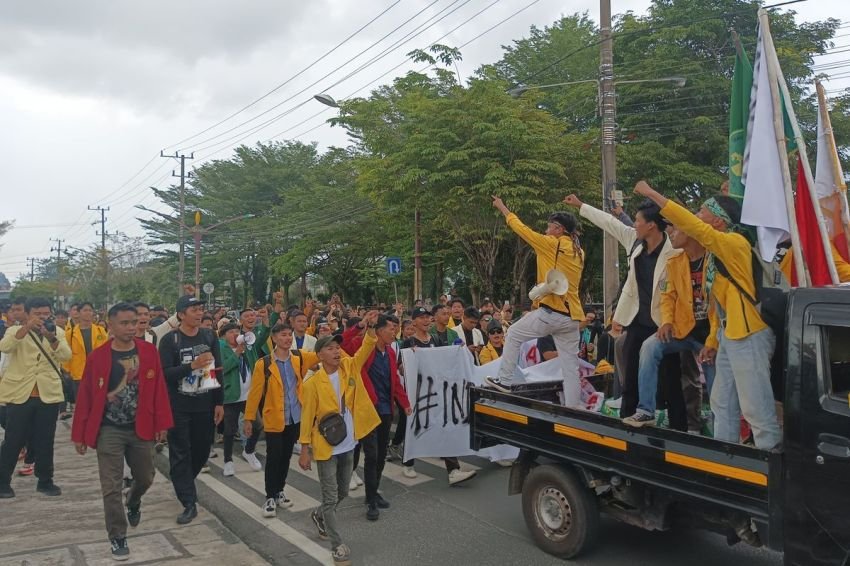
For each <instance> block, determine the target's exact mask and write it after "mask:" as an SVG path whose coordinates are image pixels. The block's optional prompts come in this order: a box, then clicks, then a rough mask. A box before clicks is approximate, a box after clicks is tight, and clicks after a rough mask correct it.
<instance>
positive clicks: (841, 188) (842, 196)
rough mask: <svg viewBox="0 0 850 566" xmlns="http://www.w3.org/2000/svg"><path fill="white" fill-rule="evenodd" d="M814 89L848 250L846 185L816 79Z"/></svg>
mask: <svg viewBox="0 0 850 566" xmlns="http://www.w3.org/2000/svg"><path fill="white" fill-rule="evenodd" d="M815 89H816V90H817V93H818V112H820V113H821V123H822V124H823V131H824V134H826V143H827V146H828V147H829V157H830V160H831V161H832V163H833V167H832V171H833V174H834V178H833V181H832V182H833V183H835V186H836V188H837V189H838V198H839V200H840V201H841V221H842V222H843V223H844V227H842V229H841V232H842V233H843V234H844V239H845V241H846V242H847V249H848V250H850V213H848V205H847V185H846V184H845V183H844V179H843V178H841V164H840V163H839V161H838V149H837V148H836V147H835V136H833V133H832V119H831V118H830V117H829V110H828V109H827V107H826V93H825V92H824V90H823V85H822V84H821V82H820V81H819V80H817V79H815ZM818 141H820V140H818Z"/></svg>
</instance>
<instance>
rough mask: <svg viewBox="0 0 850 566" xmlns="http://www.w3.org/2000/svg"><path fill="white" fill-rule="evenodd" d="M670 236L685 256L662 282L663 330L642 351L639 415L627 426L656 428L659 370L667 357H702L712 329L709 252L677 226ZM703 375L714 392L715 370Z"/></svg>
mask: <svg viewBox="0 0 850 566" xmlns="http://www.w3.org/2000/svg"><path fill="white" fill-rule="evenodd" d="M668 235H669V237H670V242H671V243H672V245H673V247H674V248H675V249H678V250H683V251H684V253H682V254H679V255H675V256H673V257H671V258H670V259H669V260H667V267H666V275H665V276H664V279H662V281H661V327H660V328H659V329H658V332H656V333H655V334H653V335H652V336H650V337H649V338H647V339H646V340H645V341H644V343H643V346H642V347H641V349H640V365H639V369H638V392H639V395H640V398H639V400H638V407H637V412H635V414H634V415H632V416H630V417H626V418H624V419H623V423H625V424H627V425H629V426H634V427H642V426H644V425H653V424H655V400H656V396H657V393H658V368H659V367H660V365H661V360H662V359H663V358H664V356H665V355H666V354H671V353H674V352H687V353H688V355H691V352H694V353H699V352H700V351H702V349H703V348H704V347H705V341H706V338H708V334H709V329H710V324H709V321H708V301H707V300H706V298H705V293H704V291H703V284H702V283H703V272H704V266H705V256H706V253H705V248H704V247H702V245H700V243H699V242H697V241H696V240H694V239H693V238H691V237H690V236H688V235H687V234H685V233H684V232H682V231H681V230H679V229H677V228H676V227H675V226H674V227H673V228H672V229H671V230H670V232H669V233H668ZM703 372H704V373H705V377H706V383H707V385H708V390H709V392H711V385H712V381H713V380H714V368H713V367H712V366H711V365H710V364H707V363H705V364H703Z"/></svg>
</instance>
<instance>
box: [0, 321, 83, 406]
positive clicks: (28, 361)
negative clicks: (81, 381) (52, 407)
mask: <svg viewBox="0 0 850 566" xmlns="http://www.w3.org/2000/svg"><path fill="white" fill-rule="evenodd" d="M19 329H20V327H19V326H11V327H9V329H8V330H7V331H6V334H5V336H3V339H2V340H0V352H2V353H3V354H4V355H8V356H9V365H8V366H6V368H5V369H4V370H3V379H2V380H0V403H11V404H13V405H21V404H23V403H26V401H27V400H28V399H29V398H30V396H31V395H32V394H33V390H34V388H35V387H38V396H39V397H40V398H41V400H42V401H44V402H45V403H61V402H62V401H64V400H65V395H64V394H63V392H62V379H61V378H60V377H59V374H58V373H56V370H55V369H53V366H52V365H51V364H50V361H49V360H48V359H47V358H46V357H45V356H44V354H42V353H41V349H40V348H39V347H38V345H37V344H36V343H35V340H33V339H32V338H30V336H31V335H32V333H30V334H28V335H26V336H24V337H23V338H18V337H17V336H16V335H17V333H18V330H19ZM56 338H58V339H59V344H58V346H56V349H55V350H53V349H52V348H51V347H50V344H49V343H48V342H47V340H46V339H44V338H39V339H40V340H41V345H42V347H43V348H44V350H45V351H46V352H47V353H48V355H49V356H50V357H51V358H53V363H54V364H56V366H57V367H58V366H59V365H60V364H61V363H62V362H65V361H67V360H69V359H70V358H71V350H70V348H68V343H67V342H66V341H65V333H64V332H63V330H62V329H61V328H57V329H56Z"/></svg>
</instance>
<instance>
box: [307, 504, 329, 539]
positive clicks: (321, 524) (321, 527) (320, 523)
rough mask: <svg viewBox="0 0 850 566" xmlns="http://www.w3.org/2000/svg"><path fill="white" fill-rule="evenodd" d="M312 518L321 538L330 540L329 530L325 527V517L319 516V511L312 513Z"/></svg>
mask: <svg viewBox="0 0 850 566" xmlns="http://www.w3.org/2000/svg"><path fill="white" fill-rule="evenodd" d="M310 519H312V520H313V524H314V525H316V530H317V531H319V538H320V539H322V540H328V530H327V529H326V528H325V519H324V518H323V517H320V516H319V513H318V511H313V512H312V513H310Z"/></svg>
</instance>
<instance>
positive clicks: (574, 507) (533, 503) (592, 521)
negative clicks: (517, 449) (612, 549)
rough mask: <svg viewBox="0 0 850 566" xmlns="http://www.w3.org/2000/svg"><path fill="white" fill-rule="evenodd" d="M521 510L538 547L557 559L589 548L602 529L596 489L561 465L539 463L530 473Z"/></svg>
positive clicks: (568, 556)
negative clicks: (589, 486) (584, 483)
mask: <svg viewBox="0 0 850 566" xmlns="http://www.w3.org/2000/svg"><path fill="white" fill-rule="evenodd" d="M522 513H523V516H524V517H525V524H526V526H527V527H528V530H529V531H530V532H531V537H532V538H533V539H534V542H535V543H536V544H537V546H538V547H540V548H541V549H542V550H543V551H545V552H547V553H549V554H551V555H553V556H557V557H558V558H564V559H570V558H574V557H576V556H578V555H579V554H580V553H581V552H583V551H584V550H587V549H588V548H589V547H590V546H592V545H593V543H594V541H595V539H596V533H597V531H598V529H599V507H598V506H597V503H596V498H595V497H594V495H593V492H591V490H590V488H587V487H585V486H584V485H583V484H582V483H581V482H580V481H579V480H578V478H577V477H576V475H575V474H574V473H573V472H571V471H570V470H568V469H565V468H563V467H560V466H553V465H549V464H547V465H543V466H537V467H536V468H534V469H533V470H532V471H531V473H529V474H528V477H527V478H526V479H525V484H524V485H523V488H522Z"/></svg>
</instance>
